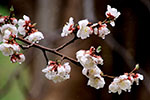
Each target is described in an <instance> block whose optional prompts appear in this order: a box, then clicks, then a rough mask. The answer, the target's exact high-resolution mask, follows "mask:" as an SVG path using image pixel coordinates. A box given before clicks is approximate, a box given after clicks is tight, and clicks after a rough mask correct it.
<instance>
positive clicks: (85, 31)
mask: <svg viewBox="0 0 150 100" xmlns="http://www.w3.org/2000/svg"><path fill="white" fill-rule="evenodd" d="M88 23H89V21H88V20H87V19H85V20H81V21H79V22H78V24H79V30H78V32H77V37H78V38H81V39H86V38H87V37H90V34H92V32H93V30H92V28H90V27H89V26H87V25H88Z"/></svg>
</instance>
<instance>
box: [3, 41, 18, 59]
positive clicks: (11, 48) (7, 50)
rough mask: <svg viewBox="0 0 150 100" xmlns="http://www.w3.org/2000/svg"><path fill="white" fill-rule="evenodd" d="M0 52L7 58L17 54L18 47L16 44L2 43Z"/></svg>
mask: <svg viewBox="0 0 150 100" xmlns="http://www.w3.org/2000/svg"><path fill="white" fill-rule="evenodd" d="M0 51H1V52H2V53H3V55H4V56H9V55H12V54H13V53H14V52H19V51H20V47H19V45H17V44H8V43H2V44H0Z"/></svg>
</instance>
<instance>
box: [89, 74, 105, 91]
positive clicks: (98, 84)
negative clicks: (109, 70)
mask: <svg viewBox="0 0 150 100" xmlns="http://www.w3.org/2000/svg"><path fill="white" fill-rule="evenodd" d="M87 85H90V86H91V87H94V88H96V89H99V88H103V87H104V85H105V81H104V78H103V77H101V76H100V75H95V77H94V78H90V79H89V81H88V83H87Z"/></svg>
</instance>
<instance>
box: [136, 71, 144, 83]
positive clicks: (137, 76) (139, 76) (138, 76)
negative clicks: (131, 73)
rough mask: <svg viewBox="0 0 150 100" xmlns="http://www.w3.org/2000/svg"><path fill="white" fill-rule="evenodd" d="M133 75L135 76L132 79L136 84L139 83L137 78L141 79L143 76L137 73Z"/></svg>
mask: <svg viewBox="0 0 150 100" xmlns="http://www.w3.org/2000/svg"><path fill="white" fill-rule="evenodd" d="M135 76H136V77H135V78H134V81H135V82H136V85H139V80H143V79H144V77H143V75H141V74H138V73H137V74H136V75H135Z"/></svg>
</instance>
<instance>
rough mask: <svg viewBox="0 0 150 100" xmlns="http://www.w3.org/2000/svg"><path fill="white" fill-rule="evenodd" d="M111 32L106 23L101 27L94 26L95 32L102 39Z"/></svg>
mask: <svg viewBox="0 0 150 100" xmlns="http://www.w3.org/2000/svg"><path fill="white" fill-rule="evenodd" d="M109 33H110V31H109V29H108V28H107V25H106V24H103V25H101V26H100V27H99V28H94V34H95V35H98V36H99V37H101V38H102V39H105V36H106V35H108V34H109Z"/></svg>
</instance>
